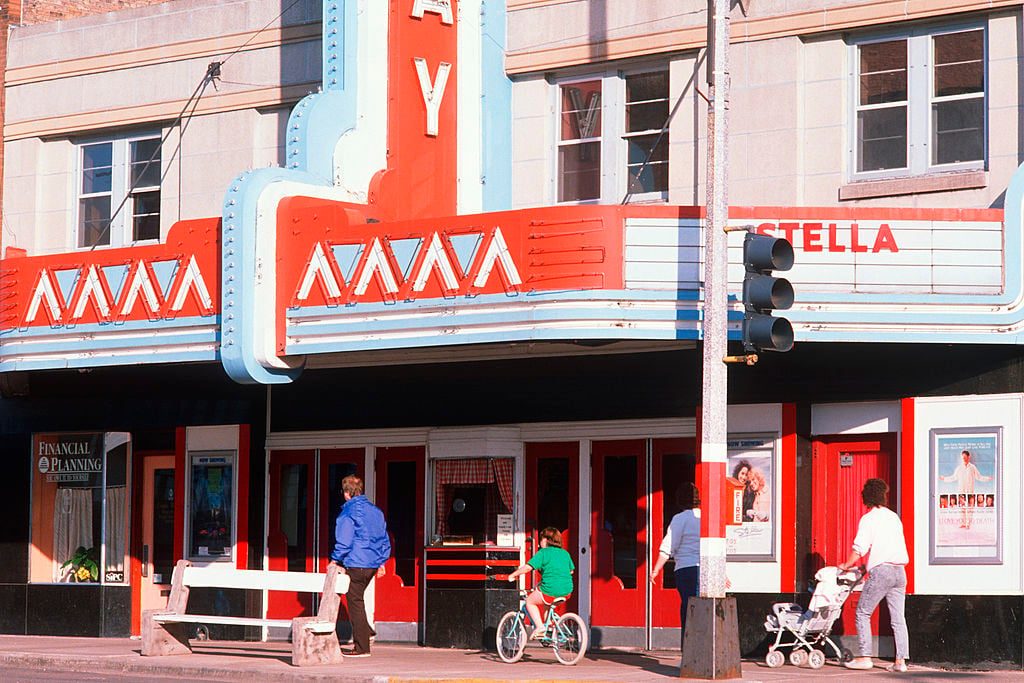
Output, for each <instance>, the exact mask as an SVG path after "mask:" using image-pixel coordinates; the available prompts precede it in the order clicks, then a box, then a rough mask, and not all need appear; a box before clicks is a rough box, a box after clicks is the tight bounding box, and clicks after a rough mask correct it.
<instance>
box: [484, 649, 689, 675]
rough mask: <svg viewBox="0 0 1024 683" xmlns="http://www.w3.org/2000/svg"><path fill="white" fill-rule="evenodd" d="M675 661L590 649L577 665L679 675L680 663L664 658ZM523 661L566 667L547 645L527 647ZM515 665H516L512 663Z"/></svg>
mask: <svg viewBox="0 0 1024 683" xmlns="http://www.w3.org/2000/svg"><path fill="white" fill-rule="evenodd" d="M466 655H467V656H471V657H480V658H482V659H484V660H486V661H488V662H495V663H498V664H500V663H502V661H501V658H500V657H498V655H497V653H495V652H493V651H489V650H478V651H476V652H467V653H466ZM665 659H669V661H674V660H676V659H678V656H671V657H667V658H666V657H662V658H661V659H659V658H658V657H657V656H655V655H651V654H649V653H646V652H622V651H620V650H594V651H589V652H587V654H586V655H585V656H584V658H583V661H581V662H580V663H579V664H578V665H577V666H582V665H584V664H585V662H588V661H590V662H602V661H603V662H609V663H613V664H619V665H621V666H625V667H633V668H636V669H640V670H643V671H646V672H648V673H653V674H658V675H660V676H670V677H677V676H678V675H679V665H678V664H675V663H673V664H667V663H666V662H665V661H664V660H665ZM519 661H521V662H530V663H531V664H550V665H552V666H555V667H564V666H565V665H564V664H562V663H561V662H559V661H558V659H557V658H556V657H555V654H554V652H552V651H551V648H545V647H533V648H527V649H526V651H525V652H524V653H523V658H522V659H521V660H519ZM512 666H514V665H512Z"/></svg>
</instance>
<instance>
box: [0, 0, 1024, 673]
mask: <svg viewBox="0 0 1024 683" xmlns="http://www.w3.org/2000/svg"><path fill="white" fill-rule="evenodd" d="M819 5H820V3H792V2H786V3H781V2H754V3H740V4H739V5H737V6H736V7H735V8H734V9H733V14H732V41H731V45H730V64H729V70H728V71H729V75H730V78H731V87H730V89H729V92H730V110H729V111H730V119H729V129H730V135H729V169H728V177H729V184H728V193H729V203H730V210H729V221H730V224H731V225H732V226H734V227H742V226H750V228H749V229H751V230H753V231H756V232H759V233H762V234H771V235H775V236H780V237H786V238H787V239H789V240H790V241H791V242H792V243H793V245H794V248H795V251H796V265H795V266H794V268H793V270H792V271H790V273H789V274H788V275H787V276H788V277H789V279H790V280H791V281H792V282H793V285H794V288H795V290H796V303H795V304H794V307H793V309H792V310H791V311H789V312H787V314H786V317H787V318H789V319H790V320H791V321H792V323H793V326H794V328H795V333H796V340H797V343H796V346H795V347H794V349H793V350H792V351H790V352H788V353H785V354H767V355H764V356H762V358H761V360H760V362H759V363H758V364H757V365H755V366H752V367H747V366H741V367H731V368H730V370H729V409H728V416H727V417H728V431H729V437H728V444H727V451H728V452H727V465H728V467H727V469H728V474H730V475H732V474H736V475H737V476H740V475H742V474H743V473H744V468H745V471H746V472H756V474H755V475H754V476H751V477H748V479H749V480H750V481H752V482H754V483H753V484H748V485H747V486H746V487H745V488H746V489H748V490H747V491H746V493H747V495H748V496H749V500H750V501H751V504H750V506H749V508H748V506H747V505H742V506H741V508H742V509H741V510H739V519H737V520H735V521H736V522H737V523H735V524H729V525H727V526H726V528H725V529H724V530H723V532H724V536H725V538H726V545H727V558H728V575H729V577H730V580H731V583H732V590H733V591H734V593H735V594H736V596H737V599H738V604H739V610H740V612H739V614H740V630H741V645H742V648H743V651H744V652H745V653H747V654H753V653H757V652H759V651H760V652H763V648H764V646H765V636H766V634H765V631H764V629H763V627H762V624H763V621H764V616H765V614H767V613H768V612H769V611H770V606H771V604H772V603H773V602H776V601H779V600H790V599H796V600H800V599H804V595H803V594H804V592H805V587H806V584H807V581H808V580H809V579H810V578H811V577H812V576H813V574H814V572H815V571H816V570H817V569H818V568H820V567H821V566H824V565H827V564H835V563H836V562H838V561H840V560H842V559H845V556H846V555H847V553H848V552H849V546H850V543H851V541H852V536H853V532H854V531H855V529H856V522H857V519H858V518H859V516H860V514H861V512H862V507H861V503H860V500H859V496H858V492H859V490H860V486H861V484H862V482H863V480H864V479H865V478H867V477H870V476H879V477H883V478H885V479H886V480H887V481H888V482H889V484H890V488H891V494H890V504H891V506H892V507H893V508H894V509H895V510H897V511H898V512H899V513H900V515H901V517H902V519H903V522H904V526H905V529H906V533H907V540H908V546H909V548H910V550H911V556H912V560H911V564H910V567H909V575H910V585H909V586H908V593H909V595H908V619H909V623H910V626H911V647H912V658H913V659H915V660H918V661H945V662H948V661H952V662H959V663H970V662H976V661H981V660H986V661H993V662H997V663H1000V664H1003V665H1007V666H1013V667H1017V668H1019V667H1020V666H1022V665H1024V653H1022V652H1021V649H1020V642H1021V632H1020V626H1019V624H1020V623H1021V620H1020V619H1019V615H1020V612H1021V609H1022V607H1024V576H1022V571H1024V569H1022V559H1024V558H1022V556H1021V550H1020V546H1021V544H1020V542H1019V541H1020V538H1021V534H1022V532H1024V531H1022V515H1024V509H1022V507H1021V502H1020V500H1019V497H1017V496H1015V495H1014V493H1013V492H1014V490H1015V489H1016V488H1019V487H1020V486H1021V485H1022V483H1024V472H1022V470H1021V426H1022V424H1024V412H1022V409H1024V405H1022V397H1024V384H1022V382H1021V380H1020V377H1021V367H1022V354H1021V352H1020V344H1019V338H1018V337H1019V330H1020V327H1021V323H1022V320H1024V315H1022V309H1021V300H1022V294H1024V280H1022V260H1021V248H1022V243H1024V239H1022V235H1021V220H1022V212H1024V204H1022V188H1024V176H1022V174H1020V173H1019V172H1018V167H1019V165H1020V163H1021V153H1020V147H1021V140H1020V135H1021V133H1020V131H1021V126H1020V121H1021V116H1022V108H1021V105H1020V82H1021V75H1020V65H1019V60H1020V54H1019V51H1020V48H1019V45H1020V44H1021V39H1020V30H1021V29H1020V26H1021V23H1022V22H1021V19H1022V14H1021V12H1022V7H1021V3H1019V2H977V3H971V2H966V3H965V2H964V1H963V0H959V1H958V2H955V3H953V2H941V1H940V2H932V3H927V6H926V7H921V8H920V9H913V8H910V9H908V6H907V5H906V3H904V2H887V1H883V2H870V3H868V2H860V1H855V0H847V1H845V2H835V3H830V4H829V5H828V7H824V8H823V7H820V6H819ZM706 11H707V8H706V4H705V3H685V2H684V3H679V2H674V3H670V2H652V3H644V4H642V5H636V6H633V4H631V3H611V2H602V1H600V0H579V1H570V0H566V1H555V2H553V1H552V0H507V1H506V2H492V1H491V0H461V1H460V2H449V1H448V0H407V1H403V2H397V1H395V2H390V3H375V2H370V1H369V0H364V1H359V0H348V1H342V2H326V3H322V4H321V3H319V2H313V1H312V0H309V1H308V2H299V3H283V2H282V3H278V2H263V1H258V0H218V1H217V2H213V3H210V2H195V1H193V0H171V1H169V2H163V3H157V4H147V5H146V6H139V7H134V8H128V9H120V10H118V11H113V12H109V13H105V14H91V15H87V16H82V17H78V18H69V19H66V20H61V21H57V22H43V23H39V24H34V25H24V26H14V27H13V28H12V30H11V32H10V35H9V37H8V44H7V68H6V71H5V98H6V100H5V102H6V104H5V109H4V138H3V144H4V181H3V197H4V200H3V217H4V230H3V236H2V241H0V245H2V247H3V256H4V258H3V262H2V264H0V278H2V279H0V291H2V294H3V298H4V301H5V302H6V308H5V313H4V318H3V323H2V328H3V329H2V334H0V381H2V386H3V399H2V407H0V415H2V416H3V425H4V434H5V437H6V438H5V439H4V440H3V445H2V446H0V448H2V449H3V450H4V451H5V461H6V462H8V463H10V467H11V477H9V480H8V481H9V483H8V484H7V487H6V489H5V490H6V491H7V492H6V493H5V495H4V496H3V497H2V500H3V502H2V503H0V505H2V506H3V508H2V509H3V510H4V513H5V515H6V517H7V518H8V519H9V520H10V525H9V527H8V536H7V537H6V538H4V539H3V543H4V546H5V552H4V553H3V554H2V559H0V604H3V605H4V608H3V609H0V613H2V614H3V615H4V616H3V623H2V624H0V629H2V630H4V631H6V632H12V633H64V634H75V635H89V634H91V635H127V634H129V633H137V632H138V629H139V622H138V619H139V615H140V613H141V610H142V609H143V608H146V607H149V606H152V605H157V604H159V601H160V599H161V595H160V591H161V586H162V585H164V583H165V582H166V580H167V578H168V574H169V570H170V569H169V568H170V566H171V565H172V564H173V562H174V561H175V560H176V559H178V558H186V559H190V560H192V561H193V562H229V563H232V564H234V565H235V566H238V567H248V568H270V569H288V570H293V571H316V570H318V569H322V567H323V565H324V564H325V563H326V561H327V555H328V553H329V550H330V547H331V543H332V539H331V530H332V524H333V520H334V516H335V515H336V512H337V507H338V505H339V500H338V495H339V494H338V482H339V481H340V479H341V478H342V477H344V476H345V475H346V474H350V473H357V474H360V475H361V476H363V477H364V478H365V479H366V481H367V487H368V491H369V493H370V495H371V497H372V498H373V499H374V500H375V502H376V503H377V504H378V505H380V506H381V507H382V509H384V512H385V515H386V517H387V519H388V522H389V528H390V530H391V533H392V536H393V541H394V542H393V544H392V545H393V547H394V549H395V550H394V555H393V558H392V559H391V560H390V561H389V563H388V565H387V570H386V575H385V576H384V577H383V578H382V579H380V580H378V581H377V582H376V586H375V588H374V590H375V594H376V600H375V602H376V607H375V622H376V628H377V632H378V634H379V636H380V637H381V638H385V639H396V640H406V641H415V642H421V643H424V644H427V645H440V646H464V647H475V646H479V645H483V644H486V642H487V638H488V634H490V637H491V638H493V627H494V625H495V624H496V622H497V616H498V615H500V612H501V611H502V610H503V609H505V608H507V607H508V605H509V604H511V602H513V601H514V600H515V593H514V591H510V590H509V588H508V584H507V583H506V582H504V581H502V577H503V575H504V574H507V573H508V571H509V570H508V567H510V566H514V565H516V564H518V563H519V562H520V561H521V560H522V559H523V558H524V557H528V556H529V555H530V554H531V553H532V552H533V549H534V547H535V541H536V538H537V534H538V532H539V530H540V529H542V528H544V527H546V526H552V525H553V526H557V527H559V528H560V529H564V530H565V533H566V537H567V539H568V544H567V548H568V549H569V550H570V552H571V554H572V555H573V557H574V560H575V561H576V564H577V566H578V567H579V570H578V571H577V573H576V578H577V587H576V592H575V593H574V596H573V600H572V607H573V609H574V610H575V611H577V612H579V613H580V614H581V615H582V616H583V617H584V619H585V620H586V621H587V622H588V624H589V625H590V628H591V633H592V640H593V642H594V643H595V644H597V645H599V646H607V647H618V646H621V647H655V648H657V647H676V646H677V645H678V642H679V633H678V630H679V628H678V627H679V616H678V615H679V599H678V596H677V594H676V592H675V590H674V586H673V584H672V578H671V573H666V574H665V575H664V578H663V579H661V580H660V581H659V583H657V584H656V585H652V584H651V582H650V580H649V572H650V571H651V567H652V565H653V561H654V559H655V557H656V553H657V548H658V545H659V543H660V541H661V538H662V535H663V533H664V529H665V526H666V524H667V521H668V520H669V519H670V518H671V516H672V514H674V513H675V512H676V511H677V510H678V505H679V502H680V501H679V497H678V495H677V492H678V491H679V490H680V489H681V487H682V485H684V484H686V483H688V482H691V481H698V480H699V473H700V472H701V468H702V467H704V466H705V463H702V461H701V456H700V452H699V447H698V444H699V441H700V439H699V434H698V429H699V424H700V410H701V394H700V374H701V367H700V364H701V351H700V342H701V334H702V330H701V318H702V312H703V305H704V304H703V287H702V285H703V255H704V250H703V222H704V211H703V206H702V205H703V204H704V203H705V199H704V197H705V194H704V187H705V176H706V171H705V157H706V147H707V145H706V141H707V134H706V128H707V123H706V122H707V103H706V101H705V99H704V98H705V97H706V95H707V85H706V62H707V58H706V54H705V42H706V23H707V16H706ZM741 244H742V240H741V239H740V238H738V236H732V237H730V240H729V251H730V271H729V275H730V311H731V312H730V338H731V339H732V340H733V341H732V342H731V343H732V344H734V345H735V346H736V348H739V341H738V340H739V334H740V324H741V323H740V321H741V319H742V305H741V304H740V303H739V301H738V299H737V297H738V294H739V291H740V288H741V281H742V278H743V266H742V263H741V249H742V247H741ZM964 451H966V452H967V453H968V455H967V461H966V462H962V459H963V455H962V454H963V452H964ZM967 465H973V466H974V471H976V472H977V476H976V477H973V475H972V478H968V477H966V476H961V475H962V473H963V472H965V471H968V470H967V468H966V466H967ZM968 479H969V481H968ZM706 494H707V492H706ZM94 569H95V572H94ZM196 598H197V599H199V600H204V601H209V602H212V603H214V605H215V607H216V609H221V610H224V611H225V612H231V613H238V614H242V613H246V614H260V615H262V614H266V615H269V616H274V617H287V616H297V615H299V614H301V613H302V611H303V610H307V609H310V607H311V606H310V605H308V604H304V603H303V602H302V600H300V599H299V598H298V597H296V596H293V595H288V594H277V593H273V594H266V595H258V594H246V593H244V592H231V591H225V592H210V593H208V594H199V595H197V596H196ZM851 604H852V603H851ZM55 605H71V606H72V607H73V609H75V610H76V611H78V612H79V613H81V614H84V615H86V616H87V618H84V619H81V620H72V621H69V620H68V619H67V618H66V616H65V614H64V613H63V612H62V611H61V610H57V609H54V606H55ZM982 615H984V618H982ZM882 621H883V622H884V621H885V620H884V619H883V620H882ZM964 623H972V624H975V625H976V627H975V628H972V629H963V628H957V626H962V624H964ZM881 628H882V630H881V633H880V634H879V637H878V648H879V652H880V653H882V654H885V653H887V652H891V649H892V644H891V634H889V633H887V632H886V631H885V628H886V627H885V625H884V623H883V624H882V626H881ZM489 629H490V630H489ZM837 629H838V630H839V631H840V633H841V634H842V635H843V636H844V637H852V635H853V633H854V631H853V620H852V613H851V614H848V615H845V616H844V618H843V620H842V622H841V623H840V624H839V625H838V626H837ZM213 635H214V636H215V637H219V636H224V637H236V636H239V635H245V636H248V637H277V636H280V635H281V634H275V633H244V634H243V633H236V632H232V631H230V630H228V629H225V630H224V632H223V633H221V634H218V633H214V634H213ZM951 643H952V644H951Z"/></svg>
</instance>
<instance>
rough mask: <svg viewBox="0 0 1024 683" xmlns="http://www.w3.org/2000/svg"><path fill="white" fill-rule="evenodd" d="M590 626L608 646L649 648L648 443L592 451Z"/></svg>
mask: <svg viewBox="0 0 1024 683" xmlns="http://www.w3.org/2000/svg"><path fill="white" fill-rule="evenodd" d="M591 465H592V472H593V474H592V485H591V499H592V508H591V540H590V546H591V550H592V555H591V582H590V599H591V605H590V623H591V626H592V627H594V628H599V629H600V630H601V642H602V643H604V644H606V645H609V646H624V647H642V646H644V645H645V644H646V622H647V619H646V606H647V600H646V597H647V571H648V567H647V555H648V533H647V441H646V440H642V439H637V440H626V441H595V442H593V444H592V447H591Z"/></svg>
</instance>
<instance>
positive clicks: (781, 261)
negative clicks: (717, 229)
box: [743, 232, 793, 353]
mask: <svg viewBox="0 0 1024 683" xmlns="http://www.w3.org/2000/svg"><path fill="white" fill-rule="evenodd" d="M743 267H744V268H745V269H746V275H744V277H743V307H744V309H745V313H744V315H743V348H744V349H746V351H747V353H757V352H758V351H789V350H790V349H791V348H793V326H792V325H791V324H790V322H789V321H788V320H786V319H785V318H776V317H775V316H773V315H772V311H773V310H776V309H780V310H784V309H787V308H789V307H790V306H792V305H793V285H791V284H790V283H789V280H787V279H785V278H781V277H773V276H772V271H773V270H789V269H790V268H792V267H793V245H792V244H790V243H789V241H788V240H784V239H781V238H778V237H771V236H769V235H758V234H755V233H750V232H748V233H747V234H746V235H745V236H744V238H743Z"/></svg>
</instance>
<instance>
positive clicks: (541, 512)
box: [525, 441, 583, 612]
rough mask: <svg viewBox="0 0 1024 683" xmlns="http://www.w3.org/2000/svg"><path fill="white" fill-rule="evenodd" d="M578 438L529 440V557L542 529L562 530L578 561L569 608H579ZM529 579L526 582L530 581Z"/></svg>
mask: <svg viewBox="0 0 1024 683" xmlns="http://www.w3.org/2000/svg"><path fill="white" fill-rule="evenodd" d="M579 462H580V445H579V442H576V441H569V442H560V443H528V444H526V528H525V531H526V559H527V560H529V559H530V558H531V557H532V556H533V554H534V553H535V552H537V550H538V548H539V547H540V545H539V543H540V532H541V530H543V529H544V528H546V527H549V526H553V527H555V528H556V529H558V530H559V531H561V532H562V547H563V548H565V549H566V550H567V551H568V552H569V554H570V555H571V556H572V561H573V564H575V565H576V573H575V574H574V575H573V588H574V590H573V594H572V597H571V598H569V601H568V603H567V607H566V609H567V610H568V611H570V612H576V611H578V604H579V603H578V597H577V596H578V595H579V587H580V575H581V574H582V572H583V569H581V568H580V557H579V552H578V549H579V537H578V536H577V532H578V527H579V505H580V503H579V500H580V487H579ZM532 580H533V578H532V577H531V579H528V582H527V585H531V586H532V583H530V581H532Z"/></svg>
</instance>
